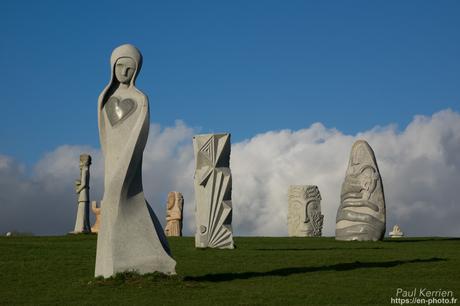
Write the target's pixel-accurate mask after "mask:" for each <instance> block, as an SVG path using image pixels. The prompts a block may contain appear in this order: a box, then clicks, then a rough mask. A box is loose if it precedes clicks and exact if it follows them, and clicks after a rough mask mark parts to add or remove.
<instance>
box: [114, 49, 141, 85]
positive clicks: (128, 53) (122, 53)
mask: <svg viewBox="0 0 460 306" xmlns="http://www.w3.org/2000/svg"><path fill="white" fill-rule="evenodd" d="M122 57H130V58H132V59H133V60H134V61H135V62H136V71H135V72H134V75H133V78H132V79H131V82H130V85H131V86H134V84H135V81H136V78H137V75H138V74H139V71H140V70H141V67H142V54H141V52H140V51H139V50H138V49H137V48H136V47H135V46H133V45H130V44H125V45H121V46H119V47H117V48H115V50H113V52H112V55H111V56H110V67H111V72H112V75H111V78H110V84H112V83H113V81H114V75H115V63H116V62H117V60H118V59H119V58H122Z"/></svg>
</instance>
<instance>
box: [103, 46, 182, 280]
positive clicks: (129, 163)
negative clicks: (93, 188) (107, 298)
mask: <svg viewBox="0 0 460 306" xmlns="http://www.w3.org/2000/svg"><path fill="white" fill-rule="evenodd" d="M141 66H142V55H141V53H140V52H139V50H138V49H137V48H136V47H134V46H133V45H129V44H126V45H122V46H119V47H118V48H116V49H115V50H113V52H112V56H111V58H110V68H111V77H110V81H109V84H108V85H107V86H106V87H105V88H104V90H103V91H102V93H101V94H100V95H99V100H98V123H99V137H100V142H101V148H102V153H103V156H104V164H105V167H104V171H105V172H104V196H103V199H102V201H101V205H100V206H101V223H100V224H101V225H100V229H99V235H98V240H97V254H96V272H95V275H96V276H104V277H110V276H112V275H114V274H116V273H118V272H124V271H133V270H135V271H137V272H139V273H141V274H143V273H150V272H155V271H157V272H161V273H166V274H174V273H175V264H176V262H175V261H174V259H172V258H171V256H170V251H169V246H168V242H167V240H166V237H165V235H164V233H163V229H162V228H161V224H160V223H159V221H158V219H157V217H156V215H155V213H154V212H153V210H152V208H151V207H150V205H149V204H148V203H147V202H146V200H145V196H144V191H143V186H142V157H143V152H144V148H145V145H146V142H147V137H148V133H149V126H150V115H149V101H148V98H147V96H146V95H145V94H144V93H143V92H141V91H140V90H139V89H137V88H136V86H135V81H136V77H137V76H138V74H139V71H140V69H141Z"/></svg>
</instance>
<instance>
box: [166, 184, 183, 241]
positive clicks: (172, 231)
mask: <svg viewBox="0 0 460 306" xmlns="http://www.w3.org/2000/svg"><path fill="white" fill-rule="evenodd" d="M183 208H184V197H183V196H182V193H180V192H177V191H171V192H170V193H168V202H167V203H166V227H165V234H166V236H175V237H181V236H182V211H183Z"/></svg>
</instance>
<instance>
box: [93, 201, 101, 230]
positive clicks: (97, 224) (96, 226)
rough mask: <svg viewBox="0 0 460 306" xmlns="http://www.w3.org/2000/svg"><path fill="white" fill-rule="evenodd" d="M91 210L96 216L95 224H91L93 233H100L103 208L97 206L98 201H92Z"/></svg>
mask: <svg viewBox="0 0 460 306" xmlns="http://www.w3.org/2000/svg"><path fill="white" fill-rule="evenodd" d="M91 210H92V212H93V214H94V216H95V218H96V220H95V221H94V224H93V226H91V233H96V234H97V233H99V227H100V226H101V208H100V207H97V201H92V202H91Z"/></svg>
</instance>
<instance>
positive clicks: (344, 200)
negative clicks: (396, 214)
mask: <svg viewBox="0 0 460 306" xmlns="http://www.w3.org/2000/svg"><path fill="white" fill-rule="evenodd" d="M340 197H341V203H340V206H339V209H338V211H337V218H336V231H335V239H336V240H360V241H366V240H372V241H376V240H382V239H383V236H384V235H385V226H386V223H385V216H386V214H385V196H384V193H383V185H382V178H381V176H380V172H379V168H378V166H377V161H376V159H375V155H374V151H372V148H371V147H370V146H369V144H368V143H367V142H366V141H364V140H358V141H356V142H355V143H354V144H353V147H352V149H351V154H350V160H349V163H348V168H347V172H346V175H345V181H344V182H343V184H342V192H341V196H340Z"/></svg>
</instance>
